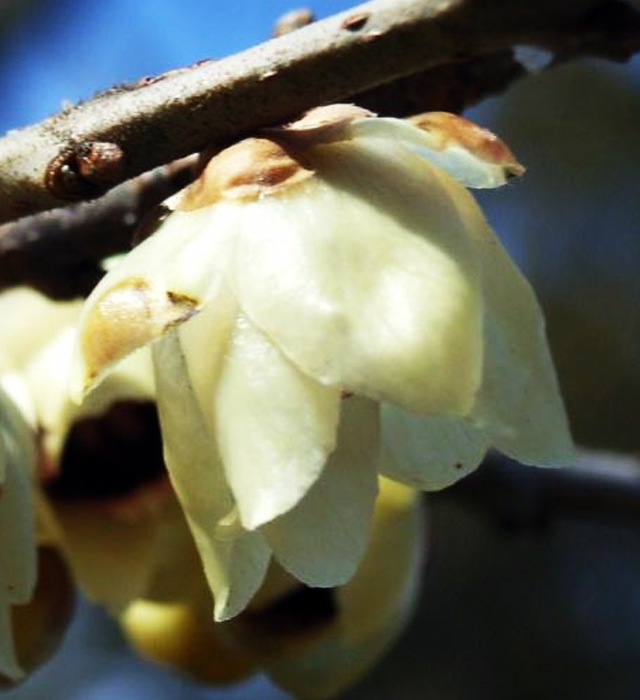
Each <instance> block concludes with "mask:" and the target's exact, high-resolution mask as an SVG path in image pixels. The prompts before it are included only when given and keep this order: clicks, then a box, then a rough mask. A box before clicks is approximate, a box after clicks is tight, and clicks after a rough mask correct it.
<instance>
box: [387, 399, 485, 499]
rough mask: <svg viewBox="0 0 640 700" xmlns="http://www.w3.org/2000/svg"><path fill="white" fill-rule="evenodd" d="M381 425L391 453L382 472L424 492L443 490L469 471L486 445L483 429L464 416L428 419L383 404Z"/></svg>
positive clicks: (474, 465) (476, 462) (480, 458)
mask: <svg viewBox="0 0 640 700" xmlns="http://www.w3.org/2000/svg"><path fill="white" fill-rule="evenodd" d="M382 426H383V427H382V435H383V442H384V444H385V445H386V446H387V448H388V450H389V452H390V459H387V460H384V461H383V469H382V473H383V474H384V475H385V476H388V477H389V478H390V479H394V480H395V481H400V482H401V483H403V484H408V485H410V486H413V487H414V488H418V489H422V490H425V491H437V490H439V489H443V488H445V487H447V486H450V485H451V484H453V483H455V482H456V481H458V480H459V479H461V478H462V477H464V476H466V475H467V474H469V473H470V472H472V471H473V470H474V469H475V468H476V467H477V466H478V465H479V464H480V462H481V461H482V459H483V457H484V455H485V452H486V451H487V447H488V445H487V441H486V440H487V439H486V438H485V437H484V435H483V434H482V432H481V431H480V430H479V429H478V428H476V427H475V426H474V425H472V424H471V423H470V422H469V421H468V420H466V419H464V418H454V417H449V416H434V417H429V418H427V417H423V416H414V415H411V414H409V413H406V412H405V411H402V410H400V409H398V408H395V407H394V406H384V407H383V409H382Z"/></svg>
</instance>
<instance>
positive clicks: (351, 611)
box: [265, 484, 425, 699]
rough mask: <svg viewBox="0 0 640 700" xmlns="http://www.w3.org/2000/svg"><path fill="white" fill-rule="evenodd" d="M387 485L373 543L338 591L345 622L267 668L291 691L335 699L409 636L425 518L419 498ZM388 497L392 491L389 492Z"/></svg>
mask: <svg viewBox="0 0 640 700" xmlns="http://www.w3.org/2000/svg"><path fill="white" fill-rule="evenodd" d="M391 489H392V490H395V491H400V492H401V493H399V494H396V495H395V496H391V494H389V493H388V490H389V486H388V485H385V486H383V490H382V492H381V494H380V497H379V504H378V505H377V506H376V520H374V530H373V538H372V544H371V545H370V547H369V549H368V551H367V554H366V556H365V560H364V561H363V563H362V565H361V566H360V569H359V570H358V572H357V573H356V575H355V577H354V578H353V579H352V581H350V582H349V583H347V584H346V585H345V586H342V587H340V588H337V589H336V592H335V593H336V598H337V603H338V615H339V617H338V620H337V621H336V623H334V624H333V625H332V626H331V627H330V628H329V629H328V630H327V631H326V633H325V634H324V636H322V637H321V638H320V639H318V640H314V641H313V642H310V643H308V644H306V645H300V648H299V650H298V651H297V652H296V651H295V650H292V652H291V653H288V654H287V655H283V656H282V657H281V658H276V659H275V660H274V661H268V662H267V663H265V668H266V671H267V673H268V674H269V675H270V676H271V677H272V678H273V679H274V680H275V682H276V683H277V684H278V685H280V686H281V687H283V688H285V689H286V690H287V691H289V692H291V693H293V694H294V695H296V696H299V697H305V698H318V699H320V698H330V697H334V696H336V695H337V694H338V693H339V692H340V691H342V690H344V689H345V688H346V687H347V686H348V685H350V684H351V683H353V682H355V681H356V680H357V678H358V677H359V676H360V675H362V674H363V673H365V672H366V670H367V669H368V668H370V667H371V666H372V665H373V664H374V663H375V661H376V660H377V659H378V658H379V657H380V656H381V655H382V654H383V653H384V652H385V651H386V650H387V649H388V648H389V646H390V645H391V644H392V643H393V641H394V639H395V638H396V637H397V636H398V634H399V633H400V632H401V631H402V629H403V627H404V626H405V624H406V623H407V621H408V619H409V617H410V614H411V612H412V610H413V608H414V607H415V603H416V600H417V596H418V590H419V580H420V570H421V567H422V561H423V558H424V549H425V544H424V533H423V527H424V523H423V518H422V513H421V512H420V507H419V506H420V504H419V502H418V500H417V498H416V495H415V492H413V493H410V489H407V488H406V487H404V486H400V485H398V484H391ZM385 492H387V493H385Z"/></svg>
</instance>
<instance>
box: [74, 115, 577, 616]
mask: <svg viewBox="0 0 640 700" xmlns="http://www.w3.org/2000/svg"><path fill="white" fill-rule="evenodd" d="M521 172H522V168H521V166H519V165H518V164H517V162H516V161H515V159H514V158H513V156H512V154H511V153H510V152H509V150H508V149H507V148H506V146H504V144H503V143H502V142H500V141H499V140H498V139H497V138H496V137H495V136H493V135H492V134H490V133H489V132H486V131H485V130H483V129H480V128H479V127H476V126H475V125H472V124H470V123H469V122H467V121H466V120H464V119H461V118H459V117H455V116H453V115H445V114H442V113H435V114H429V115H423V116H422V117H420V118H418V119H416V120H414V122H413V123H409V122H405V121H403V120H397V119H383V118H376V117H374V116H373V115H371V114H370V113H368V112H366V111H365V110H361V109H359V108H356V107H351V106H345V105H334V106H331V107H325V108H320V109H317V110H313V111H312V112H310V113H308V114H307V115H306V116H305V117H303V118H302V119H301V120H299V121H298V122H295V123H293V124H290V125H288V126H286V127H282V128H278V129H270V130H265V131H264V132H263V133H262V134H260V135H259V136H257V137H255V138H249V139H246V140H244V141H242V142H240V143H237V144H235V145H233V146H231V147H229V148H227V149H225V150H223V151H221V152H219V153H218V154H217V155H215V156H214V157H212V158H211V160H210V161H209V162H208V164H207V165H206V167H205V168H204V170H203V172H202V174H201V176H200V178H199V179H198V180H197V181H196V182H195V183H193V184H192V185H191V186H189V187H187V188H186V189H185V190H183V191H182V192H180V193H178V194H177V195H174V196H173V197H171V198H170V199H169V200H167V202H166V203H165V206H164V210H163V212H162V214H161V215H160V217H159V219H158V222H157V226H156V228H155V230H153V231H151V230H150V229H147V231H145V232H144V233H146V234H147V238H146V240H144V241H143V242H142V243H140V244H139V245H138V246H137V247H136V248H134V250H133V251H132V252H130V253H129V254H128V255H127V256H126V257H125V258H124V260H123V261H122V262H121V263H120V264H119V265H118V266H116V267H115V268H114V269H112V270H111V271H110V272H109V273H108V274H107V275H106V276H105V278H104V279H103V280H102V281H101V283H100V284H99V285H98V286H97V287H96V289H95V290H94V292H93V293H92V295H91V296H90V298H89V299H88V301H87V303H86V306H85V309H84V311H83V314H82V317H81V321H80V329H79V341H78V351H77V358H78V359H77V363H76V370H75V378H74V387H75V389H74V390H75V392H76V394H77V395H78V396H81V395H83V394H84V393H85V392H86V391H88V390H90V389H91V388H92V387H94V386H95V385H96V384H98V383H99V382H100V381H101V380H102V379H103V378H104V377H105V376H106V375H107V374H108V373H109V372H110V371H112V369H113V368H114V367H115V366H116V365H117V364H118V363H119V362H120V361H121V360H122V359H123V358H125V357H127V356H129V355H130V354H131V353H133V352H134V351H135V350H137V349H139V348H142V347H143V346H146V345H149V344H151V347H152V350H153V358H154V366H155V380H156V389H157V402H158V407H159V413H160V419H161V424H162V430H163V441H164V452H165V460H166V464H167V467H168V470H169V473H170V476H171V479H172V482H173V484H174V488H175V490H176V493H177V495H178V498H179V499H180V501H181V503H182V506H183V508H184V511H185V514H186V516H187V519H188V521H189V524H190V527H191V529H192V532H193V535H194V538H195V541H196V543H197V546H198V549H199V551H200V555H201V557H202V560H203V563H204V567H205V572H206V575H207V579H208V581H209V585H210V587H211V590H212V592H213V595H214V599H215V616H216V618H217V619H225V618H228V617H231V616H233V615H234V614H236V613H238V612H239V611H241V610H242V609H243V608H244V607H245V606H246V605H247V603H248V601H249V600H250V599H251V597H252V595H253V594H254V593H255V592H256V590H257V589H258V588H259V586H260V584H261V582H262V580H263V579H264V576H265V573H266V570H267V565H268V563H269V560H270V558H271V556H272V555H273V556H275V558H276V560H277V561H278V562H279V563H280V564H281V565H282V566H283V567H284V568H285V569H286V570H287V571H289V572H290V573H292V574H293V575H294V576H295V577H296V578H298V579H299V580H301V581H303V582H304V583H307V584H309V585H313V586H335V585H340V584H344V583H345V582H346V581H347V580H349V578H350V577H351V576H352V575H353V574H354V571H355V570H356V567H357V564H358V562H359V561H360V560H361V558H362V556H363V553H364V551H365V548H366V542H367V540H368V537H369V529H370V521H371V514H372V512H373V507H374V502H375V499H376V493H377V472H380V473H383V474H386V475H387V476H389V477H390V478H392V479H396V480H399V481H402V482H406V483H409V484H413V485H416V486H418V487H421V488H442V487H443V486H446V485H447V484H449V483H452V482H453V481H455V480H456V479H457V478H460V477H461V476H463V475H464V474H465V473H467V472H468V471H469V470H471V469H473V468H475V466H477V464H478V463H479V461H480V460H481V458H482V456H483V454H484V451H485V450H486V448H487V447H488V446H494V447H497V448H498V449H501V450H503V451H505V452H507V453H508V454H510V455H512V456H514V457H516V458H517V459H520V460H521V461H523V462H527V463H534V464H540V465H560V464H564V463H567V462H569V461H571V460H572V446H571V440H570V437H569V432H568V428H567V421H566V417H565V413H564V409H563V406H562V401H561V398H560V395H559V392H558V387H557V382H556V378H555V374H554V370H553V366H552V362H551V359H550V355H549V350H548V348H547V343H546V338H545V333H544V324H543V319H542V315H541V312H540V309H539V307H538V305H537V302H536V300H535V298H534V296H533V293H532V292H531V289H530V287H529V286H528V284H527V283H526V281H525V280H524V279H523V278H522V276H521V274H520V273H519V272H518V271H517V269H516V268H515V267H514V265H513V264H512V262H511V261H510V260H509V258H508V256H507V254H506V253H505V252H504V250H503V249H502V247H501V246H500V244H499V242H498V241H497V239H496V238H495V236H494V235H493V233H492V232H491V230H490V229H489V227H488V225H487V224H486V222H485V220H484V217H483V216H482V213H481V212H480V210H479V208H478V206H477V204H476V203H475V201H474V200H473V198H472V197H471V196H470V195H469V194H468V193H467V191H466V189H465V185H467V186H473V187H495V186H498V185H501V184H503V183H504V182H506V181H507V180H509V179H511V178H512V177H514V176H516V175H518V174H520V173H521ZM380 404H385V405H388V406H391V407H394V408H393V410H394V411H400V412H406V413H407V414H408V415H409V414H414V415H417V416H420V423H419V424H417V423H416V422H414V418H413V417H409V418H407V417H406V416H402V418H401V419H399V418H398V413H390V415H389V416H387V417H386V419H385V420H386V422H387V423H389V422H396V423H399V427H398V428H397V429H398V430H400V429H402V430H404V431H405V432H406V433H407V438H408V439H409V441H410V442H413V443H418V445H419V447H420V448H421V450H422V454H421V455H419V456H418V457H417V458H416V456H415V455H412V456H411V458H408V459H391V460H385V461H381V460H380V459H379V441H378V434H379V405H380ZM385 410H386V409H385ZM405 418H406V421H407V422H405ZM415 420H417V419H415ZM396 439H397V438H396V437H395V436H394V441H395V440H396Z"/></svg>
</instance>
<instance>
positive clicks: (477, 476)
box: [440, 450, 640, 530]
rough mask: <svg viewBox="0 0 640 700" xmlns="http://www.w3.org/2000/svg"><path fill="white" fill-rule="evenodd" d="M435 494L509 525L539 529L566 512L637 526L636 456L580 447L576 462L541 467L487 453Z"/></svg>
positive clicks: (639, 472) (639, 476) (639, 479)
mask: <svg viewBox="0 0 640 700" xmlns="http://www.w3.org/2000/svg"><path fill="white" fill-rule="evenodd" d="M440 497H441V498H444V499H446V498H454V499H460V500H464V501H465V502H467V503H468V504H469V505H472V506H474V507H475V508H477V509H480V510H481V511H483V512H485V513H486V514H487V515H488V516H489V517H490V518H492V519H493V520H494V521H496V522H497V523H498V524H499V525H501V526H503V527H506V528H508V529H510V530H523V529H524V530H531V529H533V530H537V529H544V528H547V527H549V526H550V525H551V524H552V523H553V522H554V521H556V520H557V519H558V518H559V517H568V516H573V517H588V518H590V519H594V518H596V519H605V520H608V521H616V522H621V523H622V522H624V523H628V524H630V525H633V526H634V527H637V526H638V525H639V524H640V460H639V459H638V458H637V457H634V456H632V455H618V454H614V453H608V452H600V451H594V450H581V451H580V453H579V455H578V465H577V466H575V467H570V468H564V469H546V468H539V467H525V466H523V465H521V464H517V463H516V462H514V461H513V460H509V459H508V458H506V457H504V456H502V455H499V454H497V453H491V454H490V455H488V457H487V459H486V460H485V461H484V463H483V464H482V466H481V467H480V468H479V469H478V470H477V471H475V472H473V473H472V474H470V475H469V476H468V477H466V478H465V479H463V480H462V481H460V482H459V483H458V484H456V485H455V486H454V487H453V488H451V489H447V490H445V491H443V493H442V495H441V496H440Z"/></svg>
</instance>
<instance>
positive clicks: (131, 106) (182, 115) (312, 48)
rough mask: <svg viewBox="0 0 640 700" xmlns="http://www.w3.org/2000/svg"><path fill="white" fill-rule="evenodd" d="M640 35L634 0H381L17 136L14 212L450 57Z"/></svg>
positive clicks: (9, 185)
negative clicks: (630, 2) (509, 0)
mask: <svg viewBox="0 0 640 700" xmlns="http://www.w3.org/2000/svg"><path fill="white" fill-rule="evenodd" d="M639 43H640V15H639V14H638V13H637V11H635V10H634V9H633V8H631V6H630V5H628V4H626V3H625V2H622V0H539V1H538V2H535V3H527V2H522V3H520V2H508V1H505V0H373V1H372V2H369V3H367V4H364V5H361V6H359V7H357V8H354V9H353V10H350V11H348V12H345V13H342V14H339V15H336V16H334V17H331V18H329V19H327V20H324V21H322V22H317V23H314V24H311V25H309V26H307V27H303V28H302V29H299V30H297V31H294V32H291V33H289V34H286V35H285V36H282V37H280V38H278V39H273V40H271V41H268V42H267V43H265V44H262V45H261V46H258V47H256V48H254V49H250V50H249V51H245V52H243V53H241V54H238V55H235V56H231V57H230V58H227V59H224V60H221V61H217V62H205V63H203V64H200V65H197V66H194V67H192V68H189V69H184V70H178V71H172V72H171V73H169V74H166V75H163V76H159V77H158V78H156V79H153V80H146V81H141V82H140V83H139V84H136V85H133V86H131V85H129V86H121V87H118V88H114V89H112V90H108V91H106V92H105V93H102V94H101V95H98V96H96V97H95V98H93V99H91V100H89V101H87V102H85V103H81V104H80V105H78V106H76V107H74V108H71V109H68V110H66V111H64V112H62V113H60V114H58V115H56V116H54V117H51V118H50V119H47V120H46V121H44V122H42V123H40V124H38V125H35V126H32V127H28V128H25V129H21V130H17V131H14V132H11V133H9V134H7V135H6V136H5V137H4V138H3V139H1V140H0V221H7V220H11V219H16V218H19V217H21V216H25V215H28V214H33V213H35V212H37V211H42V210H45V209H50V208H53V207H57V206H60V205H62V204H64V203H66V202H68V201H78V200H82V199H90V198H95V197H98V196H100V195H101V194H102V193H104V192H106V191H107V190H108V189H109V188H110V187H113V186H115V185H117V184H118V183H120V182H123V181H124V180H126V179H128V178H130V177H133V176H135V175H138V174H140V173H142V172H144V171H145V170H149V169H151V168H153V167H156V166H158V165H161V164H163V163H167V162H170V161H173V160H175V159H177V158H180V157H183V156H185V155H187V154H189V153H193V152H196V151H199V150H201V149H202V148H203V147H205V146H206V145H207V144H210V143H224V142H227V141H229V140H232V139H237V138H238V137H240V136H242V135H244V134H246V133H247V132H251V131H255V130H256V129H258V128H260V127H263V126H265V125H268V124H276V123H282V122H283V121H286V120H287V119H289V118H291V117H292V116H294V115H296V114H299V113H300V112H302V111H304V110H305V109H307V108H310V107H312V106H315V105H317V104H321V103H326V102H331V101H337V100H346V99H349V98H351V97H353V96H354V95H357V94H359V93H362V92H363V91H366V90H371V89H373V88H375V87H376V86H379V85H383V84H385V83H389V82H392V81H394V80H398V79H400V78H404V77H406V76H409V75H414V74H417V73H420V72H422V71H426V70H429V69H432V68H434V67H437V66H450V65H453V64H457V63H460V62H462V61H470V60H472V59H474V58H476V57H479V56H484V55H486V54H491V53H493V54H496V53H499V52H503V51H506V50H508V49H510V48H511V47H512V46H514V45H519V44H529V45H535V46H539V47H542V48H546V49H549V50H550V51H552V52H554V53H556V52H562V51H566V50H568V51H569V53H571V52H573V53H575V52H589V50H591V51H592V52H595V53H597V54H604V55H609V57H612V58H618V59H624V58H626V57H628V56H630V55H631V54H632V53H633V52H634V51H636V50H637V49H638V45H639ZM589 47H591V49H590V48H589Z"/></svg>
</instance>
